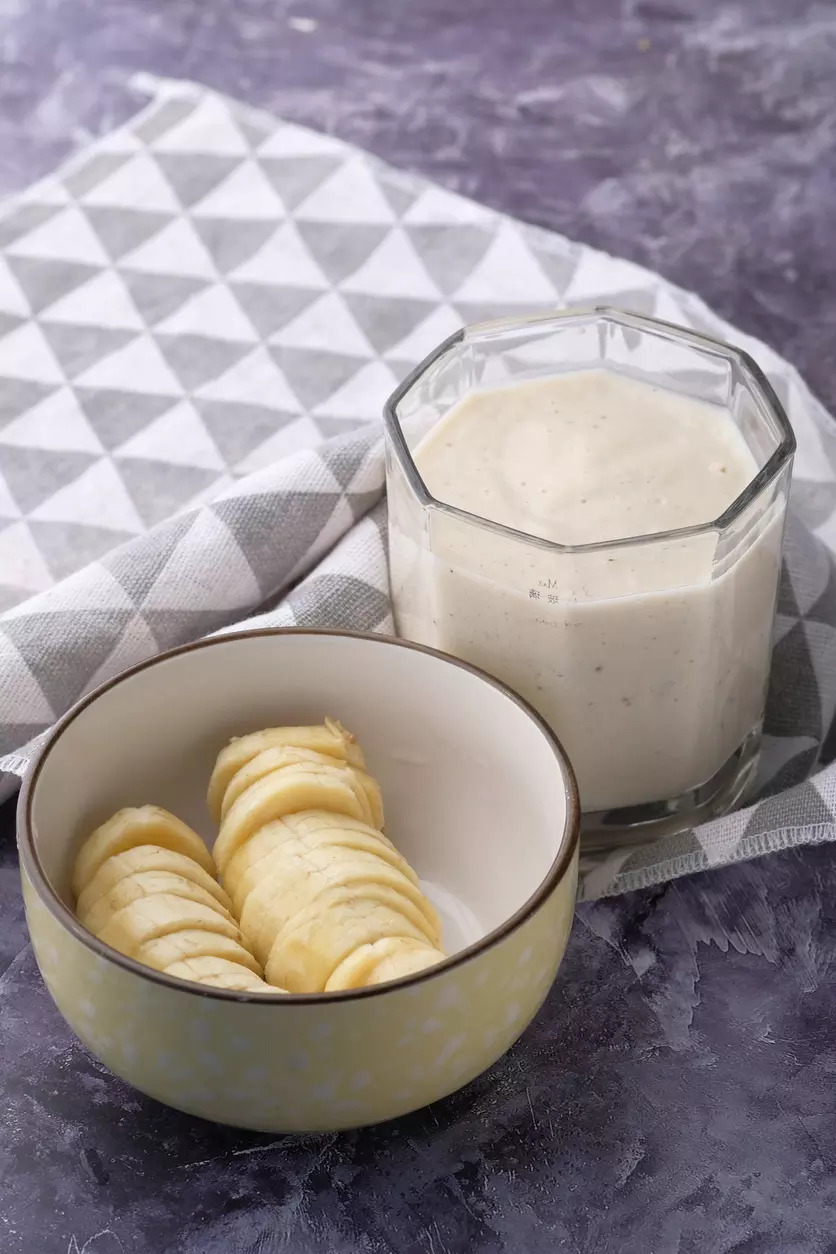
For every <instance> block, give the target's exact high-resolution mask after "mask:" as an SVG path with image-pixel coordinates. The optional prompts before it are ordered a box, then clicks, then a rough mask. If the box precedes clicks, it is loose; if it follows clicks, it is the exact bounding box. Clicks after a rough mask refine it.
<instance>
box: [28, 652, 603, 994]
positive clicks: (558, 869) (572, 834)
mask: <svg viewBox="0 0 836 1254" xmlns="http://www.w3.org/2000/svg"><path fill="white" fill-rule="evenodd" d="M256 636H273V637H276V638H278V639H282V638H283V637H286V636H319V637H331V638H334V639H350V640H364V641H369V642H371V643H373V644H381V645H385V646H387V647H395V648H400V649H410V650H413V651H414V652H417V653H424V654H427V655H429V656H430V657H434V658H436V659H437V660H438V661H440V662H443V663H446V664H448V665H452V666H458V667H461V669H462V670H465V671H469V672H470V673H471V674H472V675H475V676H476V677H477V679H481V680H482V681H483V682H485V683H488V684H490V685H491V686H492V687H493V688H496V689H498V690H499V692H501V693H503V694H504V695H505V696H506V697H508V698H509V699H510V700H511V701H512V702H513V703H514V704H515V705H517V706H518V707H519V708H520V709H521V710H522V711H523V713H524V714H526V715H527V716H528V717H529V718H530V719H531V720H532V721H533V722H534V723H535V724H536V725H537V726H538V727H539V728H540V731H541V732H542V733H543V735H544V736H545V738H546V740H547V741H548V742H549V744H550V746H551V748H552V751H553V753H554V756H555V758H556V759H557V764H558V768H559V770H560V773H561V776H562V778H563V783H564V790H565V796H566V818H565V820H564V826H563V834H562V837H561V840H560V845H559V848H558V851H557V854H556V856H555V859H554V861H553V862H552V864H551V866H550V867H549V869H548V871H547V872H546V874H545V876H544V877H543V879H542V880H541V882H540V884H539V885H538V886H537V888H536V889H535V891H534V892H533V893H532V895H531V896H530V897H529V898H528V900H527V901H525V902H523V904H522V905H521V906H520V907H519V909H517V910H516V911H515V912H514V913H513V914H512V915H509V916H508V918H507V919H505V920H504V921H503V922H502V923H500V924H499V926H498V927H495V928H494V929H493V930H492V931H490V932H488V933H486V935H485V936H482V937H480V938H479V940H477V941H474V942H473V944H472V945H468V946H466V947H465V948H464V949H460V950H459V951H458V952H457V953H455V954H451V956H450V957H449V958H445V960H444V961H443V962H439V963H437V964H436V965H435V966H433V967H426V968H425V969H424V970H423V971H418V972H415V973H414V974H412V975H407V976H403V977H402V978H401V979H399V980H390V981H388V982H387V983H385V984H379V985H374V986H372V987H365V988H357V989H345V990H341V991H338V992H329V993H284V994H279V993H277V994H276V995H275V996H270V995H268V994H266V993H247V992H239V991H236V990H233V989H222V988H213V987H212V986H201V985H199V984H193V983H192V982H191V981H188V980H181V979H178V978H177V977H175V976H170V975H165V974H164V973H163V972H162V971H156V970H154V969H153V968H152V967H146V966H144V965H143V964H142V963H140V962H136V961H135V960H134V959H133V958H129V957H127V956H126V955H125V954H120V953H119V952H118V951H117V950H115V949H111V947H110V946H109V945H106V944H103V943H102V942H101V941H100V940H99V939H98V937H96V936H94V935H93V934H92V933H91V932H88V930H87V929H86V928H85V927H84V926H83V925H82V924H81V923H80V922H79V921H78V919H77V918H76V916H75V915H74V914H73V912H72V911H71V910H70V909H69V907H68V906H66V905H65V904H64V902H63V901H62V900H61V898H60V897H59V896H58V894H57V893H56V892H55V890H54V888H53V887H52V885H51V883H50V882H49V879H48V878H47V876H46V873H45V871H44V869H43V867H42V865H41V860H40V857H39V855H38V853H37V850H36V848H35V841H34V835H33V833H34V822H33V819H32V806H33V799H34V794H35V791H36V788H37V784H38V778H39V776H40V773H41V769H42V767H43V765H44V763H45V762H46V760H47V758H48V757H49V754H50V752H51V751H52V749H53V748H54V746H55V745H56V744H57V742H58V740H60V738H61V736H62V735H63V734H64V732H65V731H66V729H67V728H68V727H69V726H70V724H71V723H73V722H75V720H76V719H77V718H78V716H79V715H80V714H81V713H83V711H84V710H86V709H87V707H88V706H89V705H92V704H93V703H94V702H95V701H97V700H98V699H99V697H101V696H103V695H104V693H106V692H108V691H109V690H110V689H111V688H114V687H116V685H117V684H120V683H122V682H123V681H124V680H126V679H128V678H130V677H131V676H132V675H138V674H140V673H141V672H142V671H144V670H147V669H149V668H150V667H152V666H156V665H157V664H158V663H160V662H165V661H168V659H170V658H174V657H179V656H180V655H182V654H184V653H191V652H193V651H195V650H198V649H206V648H211V647H212V646H214V645H219V644H224V643H228V642H230V641H235V640H245V639H251V638H253V637H256ZM17 827H18V854H19V857H20V860H21V863H22V865H23V868H24V870H25V871H26V874H27V877H28V879H29V882H30V883H31V885H32V887H33V888H34V890H35V892H36V893H37V894H38V897H39V898H40V900H41V902H42V903H43V904H44V905H45V906H46V907H47V909H48V910H49V912H50V913H51V914H52V916H53V917H54V918H55V919H56V921H57V922H58V923H59V924H60V925H61V926H62V927H63V928H65V929H66V930H67V931H68V932H70V934H71V935H73V936H74V937H75V938H76V940H78V941H80V942H81V943H82V944H83V945H84V946H85V947H86V948H87V949H89V950H91V951H92V952H93V953H95V954H97V955H98V956H99V957H101V958H104V959H105V960H106V961H108V962H111V963H113V964H114V965H116V966H118V967H122V968H123V969H124V970H125V971H128V972H130V973H131V974H132V975H135V976H138V977H139V978H140V979H145V980H150V981H151V982H152V983H154V984H160V985H162V986H163V987H164V988H169V989H174V990H175V991H178V992H183V993H191V994H192V995H194V996H197V997H209V998H212V999H216V1000H220V1001H226V1002H247V1003H249V1004H250V1005H262V1006H284V1005H288V1004H290V1005H296V1006H298V1005H316V1006H323V1005H329V1004H332V1003H342V1002H349V1001H359V1000H364V999H366V998H370V997H379V996H385V995H386V994H387V993H391V992H396V991H398V990H400V989H405V988H410V987H414V986H416V985H418V984H423V983H424V982H426V981H428V980H432V979H434V978H436V977H437V976H439V975H443V974H444V973H445V972H447V971H452V970H454V969H456V968H457V967H461V966H464V964H465V963H467V962H470V961H472V960H473V959H474V958H477V957H479V956H480V955H482V954H484V953H487V952H488V950H490V949H492V948H493V947H494V946H495V945H497V944H499V942H500V941H503V940H504V939H505V938H506V937H507V936H510V935H511V934H512V933H513V932H515V931H517V929H518V928H520V927H521V926H522V925H523V924H524V923H526V922H527V921H528V919H530V918H531V917H532V916H533V915H534V914H535V913H536V912H537V911H538V910H539V909H540V907H541V906H542V905H543V904H544V902H546V901H547V900H548V898H549V897H550V896H551V895H552V893H553V892H555V890H556V889H557V888H558V887H559V885H560V884H561V883H562V881H563V878H564V876H565V874H566V872H567V870H568V869H569V867H570V865H571V863H572V859H573V857H574V854H575V850H576V848H577V845H578V841H579V837H580V799H579V795H578V786H577V781H576V779H575V773H574V770H573V769H572V764H571V762H570V761H569V758H568V757H567V756H566V752H565V750H564V748H563V746H562V744H561V743H560V741H559V740H558V738H557V736H556V735H555V734H554V732H553V731H552V729H551V728H550V727H549V725H548V724H547V723H546V721H545V720H544V719H543V718H542V717H541V716H540V715H539V714H538V713H537V711H536V710H535V709H534V707H533V706H532V705H530V704H529V703H528V702H527V701H526V700H525V698H524V697H521V696H520V695H519V694H518V693H516V692H514V690H513V689H512V688H509V687H508V685H507V684H504V683H502V681H501V680H498V679H495V678H494V677H493V676H492V675H489V674H487V672H485V671H483V670H482V669H481V668H480V667H478V666H472V665H471V664H470V663H469V662H463V661H462V660H461V659H460V658H457V657H453V656H452V655H451V654H449V653H442V652H441V651H440V650H439V649H431V648H429V647H428V646H426V645H422V644H415V643H414V642H413V641H411V640H402V639H400V638H399V637H397V636H391V635H383V634H378V633H375V632H368V631H347V630H346V631H343V630H330V629H328V628H317V627H260V628H256V629H253V630H250V631H247V630H244V631H235V632H226V633H224V634H223V635H219V636H209V637H207V638H204V639H201V640H194V641H191V642H189V643H187V644H182V645H178V646H177V647H176V648H173V649H167V650H166V651H165V652H163V653H157V654H155V655H154V656H153V657H151V658H146V659H145V660H144V661H142V662H138V663H137V664H136V665H135V666H131V667H128V669H127V670H123V671H120V672H119V674H118V675H114V676H112V678H110V679H108V680H106V681H105V682H104V683H102V684H100V685H99V686H98V687H97V688H94V689H93V691H92V692H89V693H87V694H86V695H85V696H83V697H82V698H81V699H80V700H79V701H77V702H76V703H75V704H74V705H73V706H71V707H70V709H69V710H68V711H67V713H66V714H65V715H64V716H63V717H62V718H60V719H59V720H58V722H57V723H55V725H54V726H53V727H52V729H51V730H50V732H49V735H48V736H47V739H46V740H45V741H44V743H43V745H41V747H40V748H39V750H38V752H37V754H36V756H35V757H34V758H33V760H32V762H31V764H30V766H29V769H28V770H27V772H26V775H25V777H24V780H23V783H22V785H21V790H20V798H19V800H18V806H17Z"/></svg>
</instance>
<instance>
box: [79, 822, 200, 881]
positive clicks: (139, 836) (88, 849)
mask: <svg viewBox="0 0 836 1254" xmlns="http://www.w3.org/2000/svg"><path fill="white" fill-rule="evenodd" d="M136 845H162V846H163V848H165V849H172V850H173V851H174V852H175V853H182V854H185V856H186V857H187V858H193V859H194V860H195V862H197V863H198V865H199V866H201V867H202V868H203V870H204V871H206V872H207V874H208V875H212V876H214V874H215V863H214V861H213V859H212V855H211V854H210V852H209V850H208V849H207V848H206V846H205V845H204V843H203V841H202V840H201V839H200V837H199V836H198V834H197V832H193V831H192V829H191V828H190V827H187V826H186V824H185V823H181V822H180V820H179V819H178V818H176V817H175V816H174V815H173V814H169V812H168V811H167V810H162V809H160V807H159V806H140V807H138V808H128V809H124V810H119V811H117V813H116V814H114V815H113V817H112V818H110V819H108V821H107V822H106V823H103V824H102V825H101V827H97V828H96V830H95V831H94V832H93V833H92V835H91V836H89V837H88V838H87V840H86V841H85V842H84V844H83V845H82V846H81V849H80V850H79V852H78V857H77V858H76V861H75V868H74V871H73V892H74V893H75V895H76V898H78V897H79V896H80V895H81V893H82V891H83V890H84V889H85V888H86V887H87V885H88V884H89V883H90V881H91V880H92V879H93V876H94V875H95V874H96V872H97V871H98V870H99V868H100V866H101V865H102V863H103V862H104V861H105V860H106V859H107V858H112V857H113V856H114V855H116V854H120V853H124V852H125V850H127V849H133V848H134V846H136Z"/></svg>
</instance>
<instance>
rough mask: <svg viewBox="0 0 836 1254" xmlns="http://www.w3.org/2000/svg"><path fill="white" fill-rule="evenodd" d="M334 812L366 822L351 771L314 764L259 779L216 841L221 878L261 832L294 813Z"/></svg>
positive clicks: (236, 806)
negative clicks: (256, 834)
mask: <svg viewBox="0 0 836 1254" xmlns="http://www.w3.org/2000/svg"><path fill="white" fill-rule="evenodd" d="M311 809H322V810H333V811H334V812H335V813H337V814H347V815H348V816H349V818H355V819H361V820H362V821H363V822H364V823H367V822H368V821H369V817H370V811H369V806H368V801H367V799H366V795H365V793H364V792H363V790H362V788H360V786H359V784H358V783H357V782H356V780H355V778H354V776H353V772H349V771H346V770H345V769H342V770H340V768H339V767H336V766H334V767H329V766H319V765H315V764H314V763H310V764H306V765H301V764H300V765H293V766H285V767H281V768H280V769H279V770H276V771H271V772H270V774H269V775H265V776H264V778H263V779H260V780H258V782H257V783H255V784H253V785H252V786H251V787H250V788H248V789H247V791H246V792H245V793H242V795H241V796H240V797H239V798H238V800H237V801H236V802H235V803H234V804H233V805H232V806H231V807H230V809H229V812H228V813H227V816H226V818H225V819H224V821H223V823H222V824H221V829H220V832H219V833H218V839H217V840H216V841H215V847H214V850H213V852H214V855H215V861H216V862H217V864H218V868H219V870H220V872H221V875H223V874H224V872H225V870H226V866H227V863H228V862H229V860H230V858H231V857H232V855H233V854H234V853H235V852H236V851H237V850H238V849H240V848H241V846H242V845H243V844H244V842H245V841H246V840H249V839H250V837H251V836H253V835H254V834H255V833H256V832H257V831H258V829H259V828H260V827H263V826H264V824H265V823H270V822H272V820H273V819H280V818H283V817H284V816H285V815H286V814H293V813H294V812H296V811H298V810H311Z"/></svg>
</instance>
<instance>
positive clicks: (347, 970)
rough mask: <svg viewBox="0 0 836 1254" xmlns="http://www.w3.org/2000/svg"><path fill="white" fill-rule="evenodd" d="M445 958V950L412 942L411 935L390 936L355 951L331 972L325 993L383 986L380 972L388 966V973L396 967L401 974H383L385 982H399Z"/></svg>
mask: <svg viewBox="0 0 836 1254" xmlns="http://www.w3.org/2000/svg"><path fill="white" fill-rule="evenodd" d="M443 959H444V954H443V953H442V951H441V950H440V949H435V948H434V947H433V946H431V945H427V944H424V943H422V942H421V941H416V940H412V939H411V938H410V937H408V936H387V937H385V938H384V939H383V940H379V941H374V942H373V943H372V944H370V945H361V946H360V948H359V949H355V950H354V952H353V953H352V954H350V955H349V956H348V958H346V959H345V961H344V962H341V963H340V965H339V966H338V967H337V968H336V970H335V971H333V972H332V974H331V976H330V977H329V979H328V982H327V984H326V985H325V992H326V993H335V992H339V991H342V990H345V989H350V988H363V987H364V986H366V985H368V984H380V983H383V980H382V979H381V978H380V973H381V971H382V970H383V969H384V964H387V963H388V964H391V966H390V967H386V968H385V969H386V970H387V971H389V970H391V969H393V968H396V969H397V972H398V973H397V974H387V975H384V977H383V979H389V980H397V979H400V978H401V977H402V976H404V975H409V974H411V973H412V972H413V971H421V970H423V968H424V967H429V966H433V965H434V964H435V963H437V962H441V961H443Z"/></svg>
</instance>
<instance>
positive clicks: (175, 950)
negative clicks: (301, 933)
mask: <svg viewBox="0 0 836 1254" xmlns="http://www.w3.org/2000/svg"><path fill="white" fill-rule="evenodd" d="M133 957H134V958H135V959H136V961H137V962H141V963H143V964H144V965H145V966H146V967H153V968H154V970H155V971H165V970H166V969H167V968H168V967H170V966H171V965H172V963H175V962H180V961H182V960H183V959H186V958H209V957H211V958H226V959H227V960H228V961H229V962H236V963H239V964H240V965H241V966H242V967H247V969H248V970H250V971H252V972H253V974H254V975H258V976H260V975H261V967H260V965H259V964H258V963H257V962H256V960H255V958H254V957H253V956H252V954H251V953H250V952H249V950H247V949H245V948H244V946H243V945H242V944H241V942H240V940H230V938H229V937H228V936H221V935H220V934H219V933H218V932H207V931H205V930H204V929H202V928H194V927H191V928H186V929H184V930H183V931H182V932H171V933H169V935H167V936H158V937H156V939H155V940H149V941H146V942H145V944H144V945H140V947H139V949H137V951H136V953H135V954H134V955H133Z"/></svg>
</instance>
